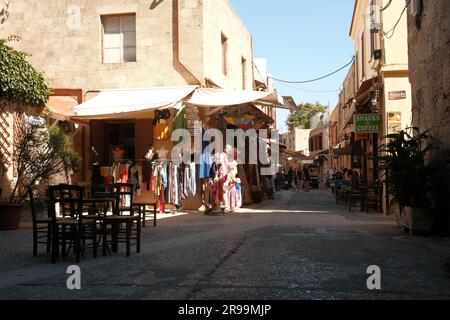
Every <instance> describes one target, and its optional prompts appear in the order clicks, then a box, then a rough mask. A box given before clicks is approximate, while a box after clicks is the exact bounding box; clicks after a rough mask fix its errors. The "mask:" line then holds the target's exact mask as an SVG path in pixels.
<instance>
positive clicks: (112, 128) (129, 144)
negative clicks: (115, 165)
mask: <svg viewBox="0 0 450 320" xmlns="http://www.w3.org/2000/svg"><path fill="white" fill-rule="evenodd" d="M106 133H107V137H108V139H107V140H106V141H105V142H106V146H105V147H106V151H107V152H106V155H107V157H106V160H107V162H108V163H112V162H113V160H114V159H113V156H112V151H113V149H114V148H115V147H121V148H122V149H123V150H124V151H125V153H124V158H125V159H128V160H135V159H136V123H135V122H107V123H106Z"/></svg>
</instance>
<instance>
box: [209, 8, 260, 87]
mask: <svg viewBox="0 0 450 320" xmlns="http://www.w3.org/2000/svg"><path fill="white" fill-rule="evenodd" d="M203 5H204V29H203V32H204V39H205V41H204V51H205V53H206V54H205V76H206V77H207V78H210V79H211V80H213V81H214V82H215V83H217V84H218V85H220V86H222V87H224V88H227V89H243V81H242V64H241V62H242V58H244V59H246V60H247V63H246V74H247V76H246V85H245V87H246V89H249V90H252V89H253V52H252V37H251V35H250V33H249V32H248V31H247V29H246V27H245V25H244V24H243V23H242V21H241V20H240V18H239V16H238V15H237V13H236V12H235V10H234V9H233V7H232V6H231V4H230V1H229V0H203ZM222 33H223V34H224V35H225V36H226V37H227V38H228V71H229V72H228V75H226V76H225V75H224V74H223V72H222V48H221V34H222Z"/></svg>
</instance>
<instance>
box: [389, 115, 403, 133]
mask: <svg viewBox="0 0 450 320" xmlns="http://www.w3.org/2000/svg"><path fill="white" fill-rule="evenodd" d="M387 118H388V128H387V131H388V134H395V133H398V132H400V131H402V113H401V112H398V111H393V112H388V117H387Z"/></svg>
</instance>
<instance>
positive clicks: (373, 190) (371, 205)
mask: <svg viewBox="0 0 450 320" xmlns="http://www.w3.org/2000/svg"><path fill="white" fill-rule="evenodd" d="M364 207H365V209H366V213H369V209H375V210H377V211H381V187H380V186H378V185H377V186H374V187H370V188H369V189H368V193H367V195H366V197H365V199H364Z"/></svg>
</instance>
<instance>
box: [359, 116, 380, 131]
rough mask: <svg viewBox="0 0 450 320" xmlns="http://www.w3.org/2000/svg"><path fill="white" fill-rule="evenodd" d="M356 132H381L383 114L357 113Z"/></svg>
mask: <svg viewBox="0 0 450 320" xmlns="http://www.w3.org/2000/svg"><path fill="white" fill-rule="evenodd" d="M354 123H355V133H379V132H381V115H380V114H378V113H373V114H355V116H354Z"/></svg>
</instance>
